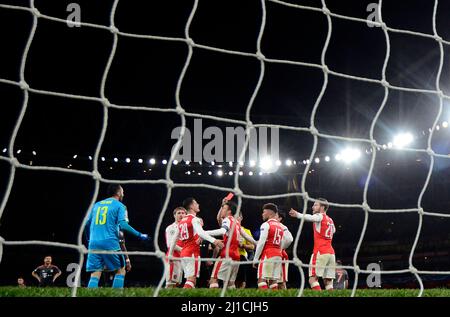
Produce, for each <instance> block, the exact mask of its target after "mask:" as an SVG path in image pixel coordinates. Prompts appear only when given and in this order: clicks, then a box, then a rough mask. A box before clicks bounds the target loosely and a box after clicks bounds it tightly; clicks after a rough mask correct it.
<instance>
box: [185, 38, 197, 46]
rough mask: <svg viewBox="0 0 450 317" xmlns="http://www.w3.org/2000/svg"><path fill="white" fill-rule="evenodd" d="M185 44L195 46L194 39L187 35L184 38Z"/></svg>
mask: <svg viewBox="0 0 450 317" xmlns="http://www.w3.org/2000/svg"><path fill="white" fill-rule="evenodd" d="M186 44H187V45H189V46H195V42H194V40H193V39H192V38H190V37H188V38H187V39H186Z"/></svg>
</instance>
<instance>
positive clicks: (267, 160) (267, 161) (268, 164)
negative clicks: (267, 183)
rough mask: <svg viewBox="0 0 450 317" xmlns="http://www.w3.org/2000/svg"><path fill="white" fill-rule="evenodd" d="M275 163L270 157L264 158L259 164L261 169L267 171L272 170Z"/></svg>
mask: <svg viewBox="0 0 450 317" xmlns="http://www.w3.org/2000/svg"><path fill="white" fill-rule="evenodd" d="M272 165H273V162H272V160H271V159H270V157H267V156H266V157H263V158H262V159H261V161H260V163H259V167H260V168H262V169H263V170H265V171H267V170H269V169H271V168H272Z"/></svg>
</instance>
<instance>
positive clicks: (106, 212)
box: [89, 198, 127, 250]
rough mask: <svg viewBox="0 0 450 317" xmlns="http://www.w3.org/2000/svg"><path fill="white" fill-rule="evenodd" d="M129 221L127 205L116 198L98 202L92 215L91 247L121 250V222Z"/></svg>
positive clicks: (94, 248)
mask: <svg viewBox="0 0 450 317" xmlns="http://www.w3.org/2000/svg"><path fill="white" fill-rule="evenodd" d="M122 220H125V221H127V214H126V208H125V205H124V204H122V203H121V202H119V201H118V200H116V199H114V198H108V199H105V200H102V201H99V202H97V203H96V204H95V205H94V207H93V208H92V211H91V215H90V219H89V221H90V237H89V249H93V250H119V249H120V245H119V222H120V221H122Z"/></svg>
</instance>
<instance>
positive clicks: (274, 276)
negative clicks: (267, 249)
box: [266, 256, 282, 290]
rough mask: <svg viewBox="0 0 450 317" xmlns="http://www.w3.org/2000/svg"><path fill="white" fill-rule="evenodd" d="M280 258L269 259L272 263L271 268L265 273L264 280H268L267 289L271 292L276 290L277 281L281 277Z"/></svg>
mask: <svg viewBox="0 0 450 317" xmlns="http://www.w3.org/2000/svg"><path fill="white" fill-rule="evenodd" d="M281 260H282V259H281V257H279V256H274V257H271V258H270V259H269V262H271V263H272V268H271V270H269V271H268V272H267V276H266V278H267V279H268V280H269V288H270V289H271V290H277V289H278V279H279V278H280V276H281V267H282V266H281Z"/></svg>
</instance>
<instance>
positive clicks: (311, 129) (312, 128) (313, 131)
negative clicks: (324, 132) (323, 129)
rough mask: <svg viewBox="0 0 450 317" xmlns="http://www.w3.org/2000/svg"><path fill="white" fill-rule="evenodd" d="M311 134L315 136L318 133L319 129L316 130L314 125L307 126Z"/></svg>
mask: <svg viewBox="0 0 450 317" xmlns="http://www.w3.org/2000/svg"><path fill="white" fill-rule="evenodd" d="M309 130H310V132H311V134H312V135H314V136H317V135H318V134H319V130H317V128H316V127H310V128H309Z"/></svg>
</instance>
